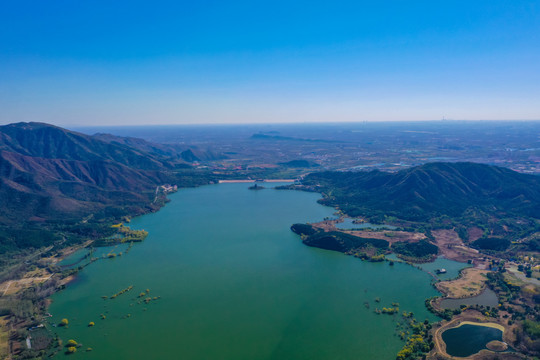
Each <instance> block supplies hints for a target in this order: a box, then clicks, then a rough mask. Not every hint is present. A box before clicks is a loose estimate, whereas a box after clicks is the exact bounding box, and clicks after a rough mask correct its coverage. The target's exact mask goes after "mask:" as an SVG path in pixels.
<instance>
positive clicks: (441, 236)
mask: <svg viewBox="0 0 540 360" xmlns="http://www.w3.org/2000/svg"><path fill="white" fill-rule="evenodd" d="M431 233H432V234H433V236H434V237H435V241H436V242H437V246H439V249H440V251H441V253H442V254H443V255H444V257H446V258H447V259H450V260H456V261H460V262H467V261H468V260H473V259H475V258H477V257H478V256H479V252H478V250H475V249H471V248H469V247H467V246H465V244H463V241H461V239H460V238H459V236H458V234H457V233H456V232H455V231H454V230H452V229H449V230H446V229H445V230H433V231H432V232H431Z"/></svg>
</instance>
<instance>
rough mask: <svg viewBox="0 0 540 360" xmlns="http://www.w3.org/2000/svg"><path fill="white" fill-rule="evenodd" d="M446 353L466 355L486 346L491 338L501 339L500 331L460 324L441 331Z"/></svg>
mask: <svg viewBox="0 0 540 360" xmlns="http://www.w3.org/2000/svg"><path fill="white" fill-rule="evenodd" d="M442 339H443V341H444V342H445V343H446V352H447V353H448V355H452V356H459V357H466V356H469V355H472V354H476V353H477V352H479V351H480V350H482V349H485V348H486V345H487V343H489V342H490V341H492V340H498V341H502V331H501V330H499V329H494V328H490V327H487V326H478V325H468V324H467V325H462V326H460V327H457V328H453V329H449V330H446V331H445V332H443V333H442Z"/></svg>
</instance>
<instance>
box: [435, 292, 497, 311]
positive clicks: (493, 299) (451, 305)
mask: <svg viewBox="0 0 540 360" xmlns="http://www.w3.org/2000/svg"><path fill="white" fill-rule="evenodd" d="M498 304H499V299H498V298H497V294H495V292H494V291H493V290H491V289H489V288H486V289H485V290H484V291H482V292H481V293H480V294H478V295H476V296H473V297H469V298H463V299H444V300H442V301H441V307H442V308H443V309H459V307H460V306H461V305H483V306H492V307H493V306H497V305H498Z"/></svg>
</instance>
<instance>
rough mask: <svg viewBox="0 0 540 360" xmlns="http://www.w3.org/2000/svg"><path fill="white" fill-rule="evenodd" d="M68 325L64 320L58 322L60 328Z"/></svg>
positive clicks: (66, 320)
mask: <svg viewBox="0 0 540 360" xmlns="http://www.w3.org/2000/svg"><path fill="white" fill-rule="evenodd" d="M68 324H69V321H68V319H66V318H64V319H62V320H61V321H60V326H67V325H68Z"/></svg>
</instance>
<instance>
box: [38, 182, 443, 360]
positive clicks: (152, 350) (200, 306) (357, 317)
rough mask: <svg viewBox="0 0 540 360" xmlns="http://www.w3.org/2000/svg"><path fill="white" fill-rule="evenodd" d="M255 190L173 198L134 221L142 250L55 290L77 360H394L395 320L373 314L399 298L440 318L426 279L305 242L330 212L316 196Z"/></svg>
mask: <svg viewBox="0 0 540 360" xmlns="http://www.w3.org/2000/svg"><path fill="white" fill-rule="evenodd" d="M248 187H249V184H219V185H209V186H203V187H200V188H193V189H182V190H180V191H178V192H177V193H175V194H172V195H171V196H170V199H171V202H170V203H168V204H167V205H166V206H165V207H164V208H163V209H161V210H160V211H158V212H157V213H153V214H148V215H145V216H142V217H139V218H136V219H134V220H133V221H132V222H131V224H130V226H131V227H132V228H134V229H145V230H147V231H149V235H148V237H147V238H146V240H145V241H144V242H142V243H140V244H135V245H134V246H133V247H132V248H131V250H130V251H129V253H128V254H125V255H124V256H121V257H116V258H114V259H103V260H99V261H97V262H95V263H93V264H91V265H90V266H88V267H86V268H85V269H84V270H83V271H82V272H80V274H79V275H78V278H77V280H76V281H75V282H73V283H71V284H70V285H69V286H68V287H67V289H66V290H63V291H61V292H59V293H57V294H55V295H54V296H53V298H52V299H53V303H52V305H51V306H50V309H49V311H50V312H51V314H53V318H51V323H58V322H59V321H60V320H61V319H62V318H67V319H68V320H69V327H68V328H53V329H54V331H56V332H57V333H58V335H59V336H60V337H61V338H62V339H64V343H66V342H67V340H68V339H74V340H76V341H77V342H79V343H82V347H81V348H79V349H78V351H77V353H76V354H73V355H69V357H70V358H72V359H77V358H81V359H82V358H85V359H158V358H161V359H165V358H169V359H170V358H184V359H190V360H197V359H315V360H316V359H329V358H332V359H344V360H345V359H360V360H362V359H366V360H368V359H389V360H391V359H392V360H393V359H395V356H396V353H397V352H398V351H399V350H400V348H401V347H402V346H403V345H404V342H403V341H401V340H400V339H399V338H398V337H397V336H396V335H395V334H396V328H395V326H396V319H394V317H393V316H389V315H377V314H375V313H374V312H373V310H374V308H375V307H376V306H379V307H382V306H386V307H389V306H391V303H392V302H399V303H400V309H401V310H402V311H412V312H414V314H415V317H416V318H417V319H419V320H424V319H425V318H429V319H430V320H436V318H435V317H434V316H433V315H432V314H430V313H429V312H428V311H427V310H426V309H425V306H424V300H425V299H426V298H429V297H431V296H435V295H438V294H439V293H438V292H437V291H436V290H435V289H433V287H432V286H431V285H430V282H431V277H430V276H429V274H427V273H426V272H423V271H420V270H418V269H416V268H414V267H411V266H408V265H405V264H399V263H396V264H395V265H394V266H389V265H388V263H387V262H382V263H370V262H363V261H361V260H359V259H357V258H354V257H351V256H346V255H344V254H341V253H337V252H331V251H325V250H321V249H317V248H311V247H308V246H305V245H303V244H302V242H301V240H300V238H299V237H298V236H297V235H295V234H294V233H292V232H291V231H290V226H291V224H293V223H299V222H317V221H320V220H322V219H324V218H325V217H328V216H331V215H332V213H333V212H334V209H333V208H330V207H324V206H322V205H320V204H317V202H316V201H317V200H318V199H319V198H320V196H319V195H318V194H314V193H308V192H299V191H285V190H281V191H280V190H274V189H265V190H262V191H250V190H248V189H247V188H248ZM73 260H77V256H74V257H73ZM129 286H133V290H131V291H128V292H125V293H123V294H121V295H119V296H118V297H116V298H115V299H102V296H109V297H110V296H111V295H113V294H116V293H118V292H119V291H121V290H122V289H126V288H128V287H129ZM146 289H149V290H150V292H149V293H148V294H145V295H144V296H143V297H142V298H139V297H138V296H139V293H141V292H145V293H146ZM147 297H149V298H150V300H149V301H148V303H146V302H145V301H142V300H144V299H145V298H147ZM154 297H156V298H158V299H156V300H153V298H154ZM377 297H379V298H380V299H381V302H380V303H379V304H376V303H375V302H374V299H375V298H377ZM365 302H368V303H369V304H370V305H371V306H370V308H369V309H368V308H366V306H365V305H364V303H365ZM101 314H103V315H104V316H105V317H106V318H105V319H104V320H103V319H101ZM91 321H93V322H95V326H93V327H88V323H89V322H91ZM88 347H90V348H92V351H91V352H85V349H86V348H88ZM64 356H65V355H63V353H61V354H59V355H58V356H57V357H64Z"/></svg>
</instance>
